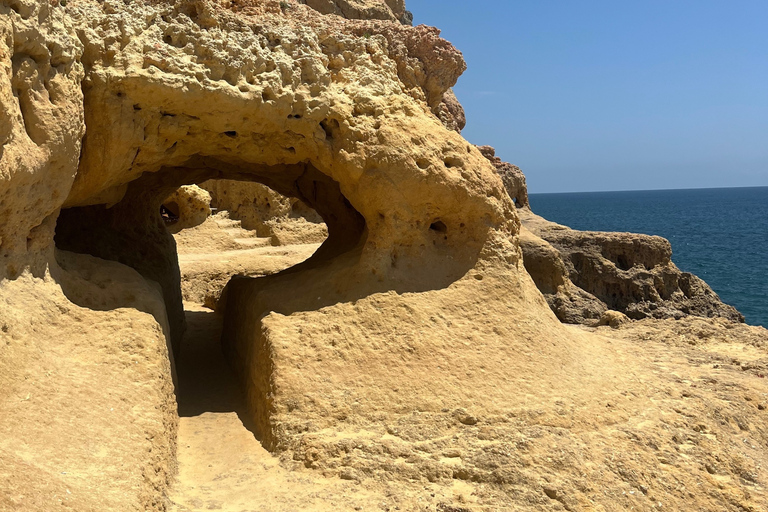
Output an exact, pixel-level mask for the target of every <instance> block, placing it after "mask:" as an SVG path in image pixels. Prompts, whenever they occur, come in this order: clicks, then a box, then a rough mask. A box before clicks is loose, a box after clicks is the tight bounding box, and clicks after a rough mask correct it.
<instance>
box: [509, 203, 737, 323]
mask: <svg viewBox="0 0 768 512" xmlns="http://www.w3.org/2000/svg"><path fill="white" fill-rule="evenodd" d="M520 216H521V218H522V220H523V223H524V226H525V228H526V229H527V230H529V231H531V232H532V233H533V234H535V235H536V236H537V237H538V239H539V240H544V241H545V242H546V243H548V244H551V246H552V247H553V248H555V249H556V252H557V253H559V257H558V254H555V253H552V252H551V251H550V252H548V253H547V256H548V257H547V258H542V257H538V258H537V257H536V256H535V253H536V251H537V249H536V248H535V246H536V243H538V244H539V245H540V244H541V242H531V243H527V244H526V243H525V242H521V243H522V246H523V254H524V255H526V256H527V257H529V261H530V262H531V263H530V264H529V263H527V262H526V268H528V270H529V272H530V273H531V276H532V277H533V278H534V281H536V282H537V283H544V281H542V278H540V277H538V276H539V275H541V274H543V273H542V272H540V271H537V270H535V269H533V268H529V265H531V266H532V265H536V266H538V267H541V265H542V263H541V261H542V260H545V259H546V260H547V261H548V262H550V266H551V267H552V268H556V270H557V272H560V271H561V270H562V269H563V268H565V274H564V275H566V276H567V277H568V279H569V280H570V282H571V283H573V284H575V285H576V286H577V287H578V288H580V289H581V290H582V291H583V292H586V293H585V294H582V295H583V296H584V297H585V298H586V300H584V299H582V300H579V301H578V302H576V303H570V304H568V303H565V302H558V300H557V299H554V296H553V295H552V294H553V291H552V290H554V288H553V287H551V286H549V285H547V284H544V287H542V284H539V289H541V290H542V292H543V293H545V294H550V295H549V297H553V299H551V300H550V305H551V306H553V310H554V311H555V313H556V314H557V315H558V317H561V319H563V320H564V321H570V322H574V321H575V322H578V323H582V320H580V319H579V315H580V316H582V317H583V318H584V319H591V318H599V316H600V314H602V311H600V314H598V315H597V316H595V313H596V311H597V310H596V309H595V301H594V299H595V298H597V299H598V300H599V302H601V303H602V304H603V305H604V307H605V308H606V309H612V310H616V311H620V312H622V313H624V314H626V315H627V316H628V317H630V318H632V319H636V320H637V319H641V318H648V317H650V318H682V317H684V316H687V315H694V316H701V317H705V318H713V317H722V318H727V319H729V320H732V321H735V322H743V321H744V316H743V315H742V314H741V313H739V312H738V311H736V309H735V308H734V307H733V306H729V305H728V304H724V303H723V302H722V301H721V300H720V298H719V297H718V296H717V294H716V293H715V292H714V291H712V289H711V288H710V287H709V286H708V285H707V283H705V282H704V281H702V280H701V279H699V278H698V277H696V276H695V275H693V274H690V273H688V272H682V271H681V270H680V269H679V268H677V266H676V265H675V264H674V263H673V262H672V247H671V246H670V244H669V241H667V240H666V239H664V238H662V237H659V236H650V235H640V234H635V233H605V232H592V231H577V230H573V229H570V228H568V227H566V226H562V225H560V224H556V223H554V222H549V221H547V220H545V219H543V218H541V217H539V216H537V215H535V214H533V213H531V212H530V211H522V212H520ZM521 240H522V239H521ZM528 240H531V239H530V237H529V238H528ZM538 252H539V253H541V251H540V250H538ZM534 261H535V262H536V263H534ZM563 265H564V267H563ZM558 279H562V278H558Z"/></svg>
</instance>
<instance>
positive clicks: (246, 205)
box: [200, 180, 328, 245]
mask: <svg viewBox="0 0 768 512" xmlns="http://www.w3.org/2000/svg"><path fill="white" fill-rule="evenodd" d="M200 186H201V187H203V188H204V189H206V190H208V191H209V192H210V193H211V197H212V200H213V204H214V205H215V207H216V208H217V209H219V210H226V211H227V212H229V217H230V218H232V219H235V220H239V221H240V223H241V225H242V227H243V228H244V229H249V230H253V231H255V232H256V235H257V236H259V237H268V238H269V239H270V241H271V243H272V245H292V244H314V243H321V242H323V241H324V240H325V239H326V238H327V237H328V229H327V228H326V226H325V223H324V222H323V218H322V217H321V216H320V215H319V214H318V213H317V212H316V211H315V210H313V209H312V208H310V207H309V206H307V205H306V204H305V203H304V202H303V201H301V200H300V199H298V198H295V197H286V196H284V195H282V194H279V193H277V192H275V191H274V190H272V189H270V188H269V187H267V186H266V185H262V184H260V183H255V182H247V181H231V180H216V181H209V182H204V183H201V185H200Z"/></svg>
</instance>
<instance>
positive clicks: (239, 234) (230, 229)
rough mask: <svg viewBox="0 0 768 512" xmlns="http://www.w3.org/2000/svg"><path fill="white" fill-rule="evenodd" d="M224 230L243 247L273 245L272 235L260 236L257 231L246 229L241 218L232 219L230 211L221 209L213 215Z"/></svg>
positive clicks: (252, 247)
mask: <svg viewBox="0 0 768 512" xmlns="http://www.w3.org/2000/svg"><path fill="white" fill-rule="evenodd" d="M212 218H213V220H214V222H216V224H217V225H218V226H219V228H220V229H221V231H222V232H224V233H226V234H227V235H229V236H230V237H232V240H233V241H234V242H235V243H236V244H237V245H238V246H240V248H241V249H254V248H256V247H268V246H270V245H272V239H271V238H270V237H259V236H257V235H256V232H255V231H251V230H248V229H244V228H243V227H242V225H241V222H240V221H239V220H235V219H230V218H229V212H227V211H220V212H218V213H216V214H215V215H214V216H213V217H212Z"/></svg>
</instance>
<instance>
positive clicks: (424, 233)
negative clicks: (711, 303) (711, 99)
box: [0, 0, 768, 511]
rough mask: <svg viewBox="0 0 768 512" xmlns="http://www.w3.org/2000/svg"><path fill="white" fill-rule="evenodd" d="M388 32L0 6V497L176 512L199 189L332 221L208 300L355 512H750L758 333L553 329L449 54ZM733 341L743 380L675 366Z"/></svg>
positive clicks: (259, 382)
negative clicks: (724, 510)
mask: <svg viewBox="0 0 768 512" xmlns="http://www.w3.org/2000/svg"><path fill="white" fill-rule="evenodd" d="M339 14H341V15H343V16H345V17H347V18H350V19H344V18H342V17H340V16H339ZM352 18H375V19H374V20H371V19H367V20H358V19H352ZM403 22H407V15H406V12H405V10H404V5H403V4H402V2H401V1H397V0H387V1H385V2H376V1H374V0H366V1H352V0H349V1H344V0H334V1H333V2H323V1H314V0H312V1H310V0H307V1H306V2H305V3H302V2H294V1H288V2H277V1H272V0H263V1H260V0H249V1H242V2H237V3H235V2H222V3H217V2H210V1H206V0H179V1H174V2H161V1H131V2H122V1H117V0H105V1H95V0H94V1H85V0H81V1H78V0H70V1H69V2H68V3H67V4H66V5H61V4H60V3H59V2H56V1H53V2H51V3H49V2H35V1H33V0H0V33H1V34H2V36H3V37H2V38H0V65H1V66H3V71H4V72H3V73H2V74H0V106H2V108H1V109H0V148H1V149H0V215H2V221H1V222H0V418H2V421H0V490H2V492H1V493H0V508H2V509H11V510H14V509H18V510H52V509H55V508H58V507H60V506H69V507H70V508H72V509H74V510H120V511H125V510H136V511H139V510H141V511H143V510H166V509H168V507H169V506H170V504H169V502H168V500H167V493H168V488H169V485H170V482H171V481H172V479H173V475H174V471H175V466H176V458H175V453H176V452H175V449H176V445H175V444H176V427H177V421H178V416H177V413H176V410H175V401H174V394H173V388H174V375H175V373H174V361H175V360H177V356H178V355H179V354H183V353H184V343H183V340H184V330H185V316H184V307H183V303H182V298H183V295H182V287H181V271H180V265H179V256H178V254H177V243H176V240H175V239H174V237H173V236H172V234H171V233H170V232H169V230H168V229H167V228H166V223H165V221H164V220H163V218H162V216H161V214H160V206H161V204H162V203H163V201H165V200H166V199H167V198H168V197H169V196H170V195H171V194H172V193H174V191H176V190H178V189H179V187H181V186H186V185H193V184H201V183H204V182H207V181H209V180H234V181H240V182H248V183H258V184H261V185H264V186H267V187H269V188H270V189H271V190H273V191H275V192H277V193H280V194H282V195H283V196H286V197H288V198H292V199H291V201H293V200H294V199H295V200H300V201H301V202H302V203H303V204H305V205H307V207H309V208H311V209H313V210H314V211H315V212H317V214H318V215H319V216H320V217H321V218H322V220H323V221H324V223H325V225H326V226H327V238H326V239H325V240H324V241H323V243H322V245H320V246H319V248H318V249H317V251H316V252H314V253H313V254H312V256H310V257H309V258H308V259H306V260H305V261H304V262H302V263H299V264H297V265H295V266H293V267H291V268H289V269H286V270H283V271H282V272H278V273H276V274H273V275H268V276H266V277H260V278H254V277H237V278H234V279H232V280H231V281H230V282H229V284H228V285H227V287H226V289H225V291H224V294H223V296H222V297H221V299H220V300H218V302H217V305H216V307H217V310H219V311H221V312H222V313H223V339H222V342H223V348H224V351H225V353H226V356H227V358H228V362H229V363H230V365H231V366H232V367H233V368H234V369H235V372H236V374H237V378H238V382H239V383H240V384H241V387H242V389H243V390H244V392H245V394H246V396H247V404H248V410H247V411H244V412H243V414H244V416H247V423H249V424H251V425H252V428H253V432H254V434H255V435H256V437H257V438H258V439H259V441H261V443H262V444H263V445H264V446H265V447H267V448H268V449H270V450H272V451H273V452H274V453H275V455H276V456H277V457H280V465H281V466H282V469H283V470H286V471H291V472H297V473H301V474H302V475H303V476H307V475H309V476H307V479H311V478H314V475H322V476H323V477H324V478H330V479H333V480H334V481H336V480H338V479H339V478H341V479H344V480H349V481H356V482H360V484H361V486H362V487H363V491H362V492H358V493H357V495H358V498H356V499H362V500H367V501H366V502H365V506H364V507H362V508H365V509H367V510H372V509H376V508H382V505H381V504H382V503H385V502H386V503H390V502H391V503H392V506H393V507H394V506H401V507H403V509H405V507H409V508H411V509H421V510H442V511H447V510H514V509H542V508H544V509H546V508H551V509H553V510H555V509H561V508H563V507H565V508H568V509H571V510H586V509H595V510H610V509H615V508H630V507H632V506H638V508H644V509H650V508H651V507H652V506H655V503H656V502H664V503H665V506H666V504H669V507H670V508H673V509H674V508H677V509H680V508H684V507H693V508H696V509H702V510H705V509H713V508H714V507H716V506H718V507H719V506H720V505H722V504H723V503H728V504H729V505H728V506H729V507H731V508H732V509H736V508H737V507H741V508H742V509H747V510H749V509H750V508H751V509H753V510H757V509H758V508H759V505H758V504H760V503H764V502H765V500H764V498H765V492H764V488H765V484H766V474H765V469H764V468H765V467H768V459H766V450H765V446H766V442H768V432H766V430H765V428H764V425H765V421H764V420H765V415H764V413H763V412H762V411H764V406H763V408H762V409H761V408H760V405H761V404H763V402H764V401H765V400H764V397H765V396H766V392H768V386H766V384H765V380H764V379H763V380H760V377H759V375H760V372H761V371H762V370H761V369H760V368H761V367H760V366H759V365H760V364H762V363H760V359H759V357H758V356H756V355H755V354H761V352H760V351H761V350H764V345H761V343H762V340H763V339H764V338H761V337H764V330H760V329H756V328H755V329H752V328H749V327H747V326H738V327H733V326H731V325H730V324H727V323H712V324H707V325H698V324H696V323H691V322H689V323H687V324H685V325H684V331H683V332H681V333H680V334H679V335H680V336H689V337H696V336H699V334H700V337H697V338H696V340H699V342H697V343H692V344H688V343H685V344H683V343H682V342H680V341H679V340H680V339H682V338H678V337H676V336H677V335H678V333H677V331H675V329H676V328H677V327H678V326H676V325H672V326H669V325H667V324H663V325H662V324H658V325H657V324H651V325H649V326H648V327H647V330H643V329H646V327H645V324H643V325H635V324H634V323H631V324H629V325H630V327H626V325H622V323H621V322H620V321H613V322H611V321H609V322H608V323H609V324H611V325H614V324H615V326H616V327H618V329H617V330H615V331H616V332H617V333H620V334H617V335H614V334H613V332H614V329H612V328H611V327H599V328H597V327H596V328H592V330H591V331H589V330H587V329H586V328H584V329H580V328H573V327H567V326H564V325H562V324H561V323H560V322H559V321H558V320H557V318H556V317H555V315H554V314H553V313H552V311H551V310H550V308H549V307H548V305H547V302H546V301H545V299H544V297H543V295H542V293H541V292H540V291H539V290H538V289H537V288H536V285H535V284H534V281H533V280H532V279H531V276H530V275H529V273H528V272H527V271H526V269H525V267H524V265H523V256H522V251H521V248H520V241H521V224H520V220H519V217H518V213H517V209H516V207H515V204H514V203H513V201H512V200H511V199H510V196H509V195H508V194H507V192H506V191H505V189H504V185H503V183H502V181H501V179H500V178H499V176H498V174H497V173H496V171H495V169H494V165H493V164H492V163H491V162H489V161H488V159H486V157H484V156H483V154H482V153H481V152H480V151H479V150H478V148H476V147H475V146H473V145H472V144H469V143H468V142H467V141H466V140H464V139H463V138H462V137H461V135H460V134H459V133H458V132H457V130H459V129H460V128H461V125H462V124H463V121H462V120H461V117H462V115H461V112H460V110H459V109H458V107H456V105H455V102H454V101H453V99H452V98H451V95H450V93H448V91H449V89H450V87H452V86H453V85H454V83H455V82H456V79H457V78H458V76H459V75H460V74H461V72H463V70H464V69H465V64H464V61H463V58H462V56H461V54H460V52H459V51H458V50H456V49H455V48H453V47H452V46H451V45H450V43H448V42H447V41H444V40H443V39H441V38H440V37H439V31H437V30H436V29H433V28H430V27H424V26H420V27H409V26H407V25H406V24H403ZM512 178H514V179H516V180H517V181H514V180H513V181H514V182H515V183H518V184H519V183H520V179H519V176H517V175H514V176H512ZM246 189H247V187H244V188H243V189H242V190H246ZM196 194H198V199H199V197H200V195H199V193H197V192H196ZM203 197H204V196H203ZM518 201H519V202H520V201H522V196H520V197H518ZM203 202H204V201H203ZM292 204H296V203H292ZM521 206H522V204H521ZM202 211H204V208H203V209H202ZM211 219H213V217H209V218H208V220H206V221H205V222H204V223H203V224H201V225H200V226H197V227H196V228H194V229H198V228H200V229H199V231H200V233H213V232H215V231H214V230H207V227H210V226H206V223H210V222H213V221H212V220H211ZM220 220H221V219H220ZM222 221H223V220H222ZM525 236H526V235H525V234H523V235H522V238H523V239H524V238H525ZM528 238H529V239H530V240H534V241H535V242H536V243H539V245H540V248H541V254H543V255H544V256H542V261H543V262H544V263H542V264H550V263H552V261H550V260H548V259H547V258H549V255H551V254H553V253H552V252H551V251H549V249H551V247H550V248H547V246H546V244H545V243H544V242H543V241H541V239H538V240H536V239H535V237H533V236H529V237H528ZM179 239H180V240H182V237H179ZM540 241H541V242H540ZM232 243H235V242H232ZM193 245H194V244H192V243H190V244H189V246H190V247H191V246H193ZM180 247H182V248H183V247H184V246H183V245H180ZM197 247H200V245H198V246H197ZM297 254H299V253H298V252H295V251H294V253H292V255H291V254H287V251H286V254H282V255H281V256H280V257H281V258H285V259H286V260H291V261H293V260H295V259H297V258H296V255H297ZM182 256H184V255H182ZM186 256H187V257H191V256H190V255H189V254H187V255H186ZM192 256H194V255H192ZM553 261H554V260H553ZM227 264H228V265H229V267H227V268H230V269H234V268H237V267H238V265H239V264H237V262H232V261H230V262H228V263H227ZM560 264H562V265H563V266H565V262H564V261H563V260H560ZM553 265H554V267H553V268H555V267H556V268H557V269H558V272H561V271H562V268H561V267H559V266H558V264H557V262H555V263H554V264H553ZM267 267H268V265H265V271H264V273H269V270H268V269H266V268H267ZM198 270H200V272H210V273H211V275H213V272H214V271H213V270H210V269H208V268H203V269H198ZM238 272H239V270H238ZM211 279H213V278H211ZM217 279H220V277H218V278H217ZM550 280H551V281H552V283H551V284H552V286H553V287H554V288H555V289H558V287H560V288H561V289H564V288H562V287H563V286H566V285H567V282H566V280H565V279H563V278H561V274H558V275H555V276H551V279H550ZM208 292H209V291H208V290H202V285H201V289H200V290H197V291H196V290H189V289H188V290H186V291H185V292H184V293H187V294H194V293H197V294H198V295H200V296H205V295H206V293H208ZM601 313H602V311H601ZM608 316H610V315H608ZM606 318H607V317H606ZM609 320H610V319H609ZM621 320H623V319H621ZM624 332H626V333H627V334H626V336H627V339H623V338H622V337H621V336H623V334H621V333H624ZM647 333H650V334H648V335H654V336H659V337H660V339H661V340H662V341H659V342H655V343H652V342H648V343H646V344H644V345H642V347H641V348H638V346H639V345H638V344H637V343H636V342H637V340H639V339H643V340H645V338H643V337H642V336H645V335H646V334H647ZM734 333H736V334H734ZM611 336H614V337H611ZM734 337H736V338H738V339H741V340H746V341H743V342H739V343H741V345H739V347H746V342H747V341H748V342H749V343H750V345H749V346H750V348H751V350H752V352H750V354H751V356H750V359H749V363H750V365H751V366H745V368H747V369H746V370H742V369H741V367H739V372H741V373H734V372H731V371H730V370H728V369H722V370H721V369H719V368H718V373H717V379H715V380H714V381H713V380H712V379H714V377H712V375H711V372H710V370H711V368H710V366H711V365H709V366H706V367H705V366H697V367H695V368H694V367H693V366H691V364H689V363H688V361H689V360H696V361H706V362H710V361H719V362H718V363H717V364H718V365H719V364H721V363H722V361H724V360H725V359H722V360H721V359H718V357H720V355H722V354H724V353H726V352H727V350H728V349H727V348H724V347H725V346H726V345H728V343H730V342H731V341H732V340H733V338H734ZM686 339H691V338H686ZM701 340H704V341H701ZM729 340H730V341H729ZM664 343H668V344H669V347H666V346H665V345H664ZM676 343H677V344H676ZM734 343H735V342H734ZM697 344H700V345H706V348H695V346H696V345H697ZM692 347H693V348H692ZM669 350H672V351H674V353H673V355H672V356H670V355H669V354H668V351H669ZM703 350H711V351H712V353H716V354H717V357H715V356H712V357H711V358H709V359H707V358H706V357H704V356H703V355H702V354H703V353H704V352H702V351H703ZM646 352H647V354H646ZM663 358H667V359H663ZM696 358H698V359H696ZM745 361H746V359H745ZM753 363H754V364H753ZM721 381H722V382H721ZM687 383H691V384H690V387H693V384H695V385H696V386H698V387H697V388H696V390H695V391H691V390H688V389H687V387H686V386H688V384H687ZM681 389H684V392H685V393H687V395H685V394H683V395H682V396H683V397H688V398H691V399H692V400H690V401H688V402H685V405H683V406H681V401H682V400H683V399H682V398H681ZM742 390H748V392H747V391H742ZM742 395H743V396H742ZM744 396H749V401H750V404H752V405H754V407H753V406H752V405H750V406H749V407H745V406H743V405H742V401H743V399H744ZM745 432H747V433H748V436H749V439H746V436H747V434H743V433H745ZM742 437H744V439H742ZM702 468H705V469H706V468H712V470H711V471H710V469H706V470H705V471H703V472H702ZM304 481H305V480H304V479H303V478H293V477H291V478H288V479H287V480H286V482H292V483H296V484H297V485H299V484H300V483H301V482H304ZM670 482H671V483H670ZM698 483H701V484H702V485H701V486H698ZM276 485H278V484H276ZM286 485H287V484H286ZM681 488H682V489H683V490H680V489H681ZM686 489H697V492H699V494H696V495H693V496H691V493H690V492H688V491H686ZM699 489H701V490H700V491H698V490H699ZM224 495H226V493H224ZM309 495H312V493H310V494H309ZM640 495H642V497H641V496H640ZM361 496H362V498H361ZM344 499H345V498H343V497H339V498H338V499H337V497H333V499H328V500H326V501H324V502H323V503H320V504H318V505H317V507H318V509H319V510H340V509H345V508H352V507H351V506H349V507H348V506H347V505H349V503H350V502H345V501H344ZM637 500H640V501H637ZM265 501H268V498H265ZM338 503H341V505H338ZM262 504H263V502H262ZM220 505H221V504H216V503H213V504H205V505H204V506H206V507H208V508H213V507H215V506H220ZM269 505H270V506H273V505H274V508H275V509H276V510H281V509H285V507H282V506H281V504H280V503H270V504H269ZM337 505H338V506H337ZM196 506H197V505H196ZM387 506H388V505H387ZM200 507H202V505H201V506H200ZM356 507H358V508H360V506H359V505H356ZM252 508H254V509H259V508H261V507H260V505H255V506H254V507H252ZM384 508H386V507H384Z"/></svg>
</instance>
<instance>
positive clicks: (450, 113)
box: [437, 89, 485, 156]
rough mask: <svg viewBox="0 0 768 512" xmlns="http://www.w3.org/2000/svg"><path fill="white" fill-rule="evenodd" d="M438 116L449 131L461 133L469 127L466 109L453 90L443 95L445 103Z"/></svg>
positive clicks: (439, 108) (440, 107) (443, 102)
mask: <svg viewBox="0 0 768 512" xmlns="http://www.w3.org/2000/svg"><path fill="white" fill-rule="evenodd" d="M437 116H438V117H439V118H440V120H441V121H442V122H443V124H444V125H445V127H446V128H448V129H449V130H454V131H456V132H459V133H461V130H463V129H464V127H465V126H466V125H467V116H466V115H465V114H464V107H462V106H461V103H459V100H458V98H456V95H455V94H454V93H453V90H452V89H449V90H448V91H447V92H446V93H445V94H444V95H443V101H441V102H440V106H439V107H438V112H437ZM481 152H482V150H481ZM484 156H485V155H484Z"/></svg>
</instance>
